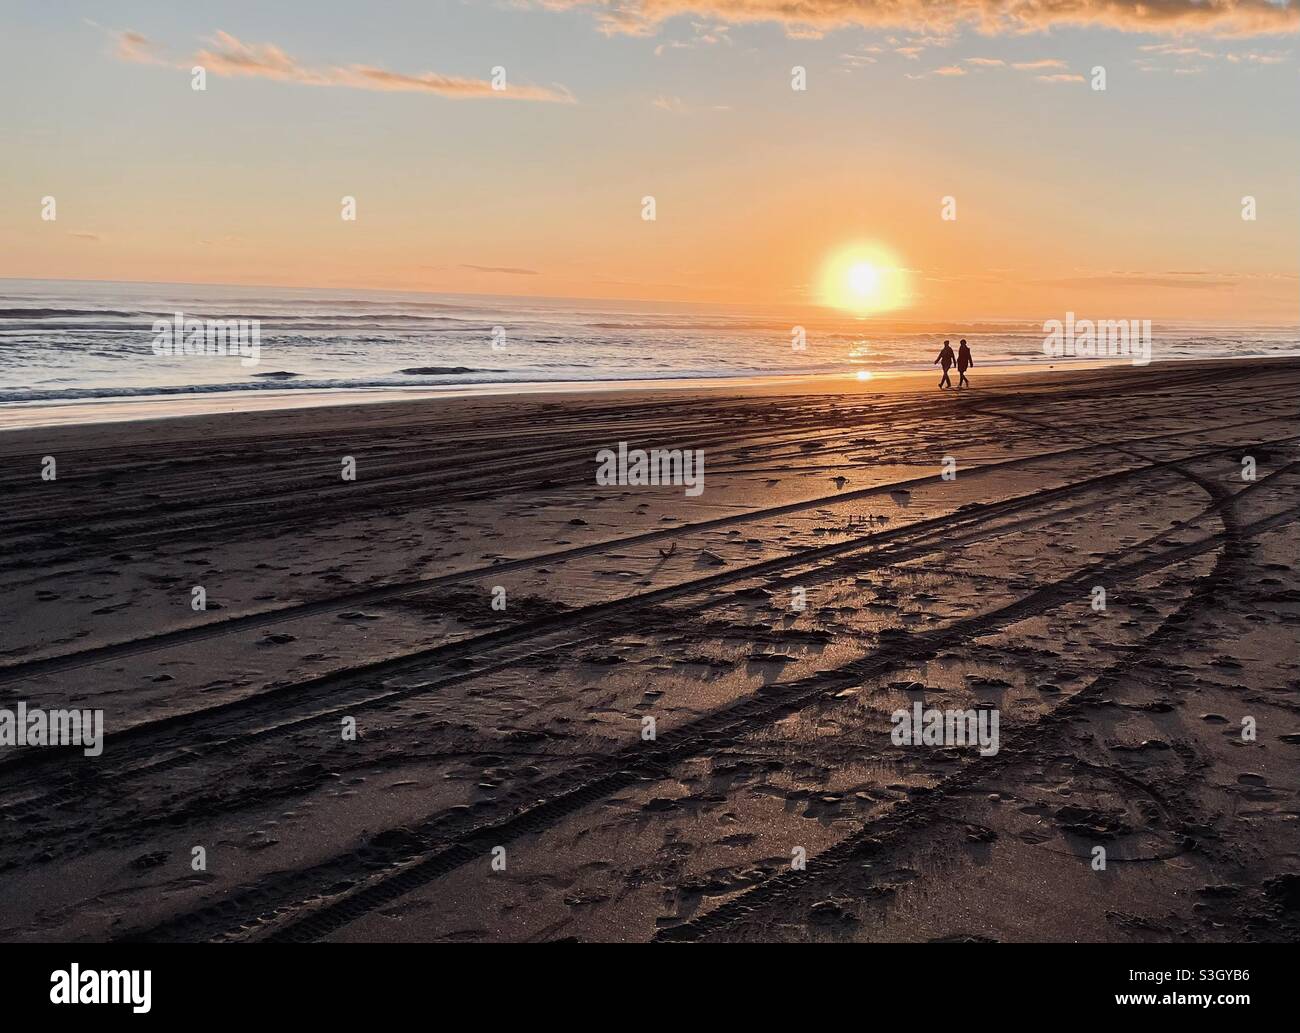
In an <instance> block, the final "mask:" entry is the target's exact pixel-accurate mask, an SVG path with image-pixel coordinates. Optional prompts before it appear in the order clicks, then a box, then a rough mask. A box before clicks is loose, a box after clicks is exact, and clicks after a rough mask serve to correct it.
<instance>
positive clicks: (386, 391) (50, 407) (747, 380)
mask: <svg viewBox="0 0 1300 1033" xmlns="http://www.w3.org/2000/svg"><path fill="white" fill-rule="evenodd" d="M1277 361H1279V360H1278V359H1277V358H1276V357H1262V356H1249V357H1242V358H1212V359H1171V360H1167V361H1164V362H1159V361H1158V360H1157V361H1156V362H1152V363H1150V364H1147V365H1137V364H1134V363H1131V362H1128V361H1122V360H1116V361H1109V360H1095V359H1094V360H1074V361H1070V360H1062V361H1056V362H1051V363H1046V362H1044V363H1037V362H1034V363H1005V364H1000V365H993V364H989V365H984V366H977V367H976V368H975V370H974V371H973V372H972V377H975V378H978V379H977V380H975V381H974V382H973V384H972V387H971V390H972V391H978V390H979V389H980V388H979V386H978V385H979V384H980V383H981V382H984V381H986V380H987V379H988V378H993V379H994V380H995V381H997V382H1001V383H1006V382H1007V378H1032V379H1040V378H1052V377H1060V376H1070V375H1075V376H1077V375H1078V374H1080V373H1082V374H1084V375H1091V374H1102V373H1104V372H1107V371H1113V370H1116V369H1128V368H1133V369H1138V370H1143V369H1146V370H1149V369H1151V368H1152V367H1153V366H1157V365H1158V367H1159V368H1160V369H1162V370H1166V369H1177V368H1182V367H1186V366H1196V365H1203V364H1207V363H1208V364H1218V363H1229V364H1239V363H1252V362H1277ZM864 373H865V374H867V376H863V374H864ZM938 377H939V371H938V369H937V367H936V368H935V370H934V372H933V374H932V373H931V372H930V371H929V370H884V371H875V370H863V371H859V372H854V373H836V374H820V373H813V374H772V375H770V376H744V377H681V378H659V379H636V380H593V381H585V380H584V381H518V382H509V383H482V384H447V385H436V386H425V387H421V386H416V385H412V386H411V387H402V386H396V387H385V388H319V389H317V388H302V389H298V390H276V389H274V388H259V389H249V390H248V391H246V392H245V391H222V392H203V391H195V392H192V393H183V394H180V393H177V394H157V395H136V396H117V397H104V398H93V399H68V400H54V401H52V400H43V401H32V402H5V403H0V433H6V432H13V431H22V430H39V429H48V428H53V427H69V426H71V427H78V426H92V425H98V424H106V423H135V422H145V421H155V420H172V419H186V418H192V417H205V416H219V415H222V414H235V413H266V412H293V411H297V410H304V409H305V410H314V409H322V408H328V409H334V408H352V407H355V406H371V405H400V404H406V403H414V402H429V401H439V400H442V401H452V400H457V399H476V398H477V399H499V398H506V397H510V396H519V397H550V396H554V397H557V398H572V397H575V396H586V395H608V394H611V393H620V394H636V393H640V392H648V393H656V392H673V391H677V392H682V391H697V392H714V393H716V392H742V393H749V392H752V391H756V390H757V391H762V392H778V393H783V394H784V393H788V392H790V391H791V390H792V389H802V390H808V391H810V392H812V393H816V394H824V393H826V392H828V391H832V392H833V391H844V392H846V393H859V392H861V391H873V390H874V391H875V392H877V393H885V392H889V393H893V392H898V391H927V390H932V389H934V388H935V384H936V383H937V380H938Z"/></svg>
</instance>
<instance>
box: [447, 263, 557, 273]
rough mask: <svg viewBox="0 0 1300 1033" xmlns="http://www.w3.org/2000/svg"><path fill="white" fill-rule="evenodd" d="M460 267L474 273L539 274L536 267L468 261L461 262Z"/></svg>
mask: <svg viewBox="0 0 1300 1033" xmlns="http://www.w3.org/2000/svg"><path fill="white" fill-rule="evenodd" d="M460 267H461V268H462V269H472V270H474V272H476V273H504V274H506V275H507V276H540V275H541V274H540V273H538V271H537V270H536V269H516V268H514V267H513V266H508V265H473V264H471V263H470V262H462V263H461V264H460Z"/></svg>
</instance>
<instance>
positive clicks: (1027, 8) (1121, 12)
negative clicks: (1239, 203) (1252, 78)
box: [537, 0, 1300, 36]
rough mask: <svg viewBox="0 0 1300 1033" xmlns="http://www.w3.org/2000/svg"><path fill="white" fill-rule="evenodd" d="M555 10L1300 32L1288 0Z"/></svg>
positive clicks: (612, 16) (772, 0)
mask: <svg viewBox="0 0 1300 1033" xmlns="http://www.w3.org/2000/svg"><path fill="white" fill-rule="evenodd" d="M537 2H539V3H540V4H541V5H542V6H544V7H547V8H551V9H565V8H590V9H591V10H592V11H593V12H594V14H595V17H596V19H597V21H598V23H599V25H600V28H601V31H603V32H605V33H608V34H615V33H618V34H629V35H649V34H651V33H653V32H654V31H656V29H657V27H658V26H659V24H660V23H662V22H664V21H667V20H668V19H670V18H675V17H677V16H679V15H693V16H695V17H697V18H698V17H708V18H712V19H716V20H720V21H724V22H776V23H779V24H782V25H785V26H808V27H815V28H817V29H819V30H823V31H829V30H832V29H837V28H845V27H848V26H860V27H866V28H883V27H891V28H908V29H912V30H914V31H918V32H926V33H930V34H944V35H948V34H951V33H952V32H953V31H955V30H957V29H959V28H961V27H963V26H973V27H975V28H978V29H979V30H980V31H982V32H985V33H987V34H990V35H992V34H999V33H1022V32H1033V31H1040V30H1047V29H1052V28H1056V27H1058V26H1084V27H1097V28H1106V29H1118V30H1121V31H1125V32H1148V33H1150V32H1162V33H1190V32H1197V33H1207V34H1212V35H1219V36H1262V35H1271V34H1279V33H1289V32H1295V31H1297V29H1298V28H1300V8H1297V6H1296V5H1295V4H1294V3H1292V2H1290V0H1287V2H1285V3H1278V2H1273V0H1050V2H1044V0H950V2H948V3H945V4H936V3H934V2H933V0H615V2H611V0H537Z"/></svg>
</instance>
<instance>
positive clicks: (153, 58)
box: [113, 30, 573, 103]
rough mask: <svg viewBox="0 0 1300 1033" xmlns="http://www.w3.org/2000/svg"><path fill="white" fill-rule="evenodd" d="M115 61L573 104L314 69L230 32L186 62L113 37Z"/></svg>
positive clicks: (522, 88) (565, 98) (454, 79)
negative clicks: (116, 58) (200, 67)
mask: <svg viewBox="0 0 1300 1033" xmlns="http://www.w3.org/2000/svg"><path fill="white" fill-rule="evenodd" d="M113 35H114V37H115V39H116V41H117V46H116V49H115V54H116V56H117V57H118V58H119V59H120V60H123V61H131V62H134V63H137V64H164V65H171V66H172V67H175V68H185V69H188V68H190V67H191V66H192V65H202V66H203V67H204V68H205V69H207V70H208V71H209V72H211V73H213V74H214V75H220V76H227V77H241V76H242V77H249V78H258V79H272V80H275V81H278V82H292V83H298V84H300V85H303V86H340V87H345V88H350V89H355V90H377V91H381V92H386V93H395V92H407V93H411V92H414V93H431V94H435V95H437V96H440V97H453V98H458V99H472V98H479V97H483V98H494V99H500V100H533V101H551V102H559V103H572V102H573V95H572V94H571V93H569V91H568V90H567V89H565V88H564V87H562V86H561V87H556V88H555V89H550V88H547V87H544V86H527V85H516V84H514V83H510V82H509V81H508V80H507V83H506V87H505V88H504V89H499V90H498V89H494V88H493V85H492V82H491V81H490V80H488V79H471V78H467V77H464V76H457V75H442V74H440V73H438V72H424V73H422V74H419V75H408V74H406V73H403V72H392V71H389V70H388V69H386V68H376V67H374V66H373V65H362V64H352V65H324V66H320V67H310V66H308V65H304V64H302V63H300V62H299V61H298V60H297V59H296V58H294V57H292V56H290V55H289V54H287V53H286V52H285V51H284V50H282V49H281V48H280V47H277V46H276V45H275V44H274V43H245V42H244V41H243V40H241V39H239V38H237V37H235V36H232V35H231V34H230V33H228V32H222V31H220V30H218V31H217V33H216V35H214V36H213V37H212V38H211V39H210V40H208V46H207V47H205V48H203V49H202V50H200V51H198V52H197V53H196V54H194V55H193V56H192V57H190V58H187V59H185V60H184V61H174V60H167V59H166V58H165V57H163V56H162V50H161V48H159V47H158V46H157V44H155V43H153V42H152V41H151V40H149V39H148V38H146V37H145V36H142V35H140V33H138V32H132V31H131V30H125V31H122V32H115V33H114V34H113Z"/></svg>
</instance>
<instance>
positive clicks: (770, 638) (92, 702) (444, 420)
mask: <svg viewBox="0 0 1300 1033" xmlns="http://www.w3.org/2000/svg"><path fill="white" fill-rule="evenodd" d="M974 372H975V374H980V373H981V371H980V370H976V371H974ZM936 379H937V377H928V376H927V377H925V378H924V379H923V380H912V379H909V378H898V379H886V380H877V381H871V382H867V383H855V382H846V381H844V380H836V381H823V382H807V383H798V384H771V385H748V386H744V387H738V386H736V385H727V386H718V387H710V388H705V387H695V386H692V387H684V388H678V389H675V390H621V391H617V392H596V391H587V392H574V393H563V394H546V395H537V396H527V395H515V396H509V397H468V398H438V399H420V400H412V401H404V402H395V403H389V404H371V405H350V406H340V407H332V408H314V409H298V410H293V411H258V412H244V413H233V414H221V415H209V416H194V417H188V418H185V419H172V420H148V421H141V422H118V423H106V424H100V425H95V426H91V427H85V426H54V427H46V428H41V429H35V430H11V431H8V432H6V433H4V434H3V435H0V453H2V454H3V455H4V458H5V462H4V464H3V466H2V467H0V471H2V472H0V484H3V488H4V498H5V501H6V505H5V506H4V507H3V511H0V522H2V523H3V541H4V542H5V543H6V549H5V550H4V553H3V556H0V579H2V580H3V587H4V591H3V596H2V598H3V604H2V607H0V626H3V628H4V634H3V640H2V641H0V706H3V707H13V706H14V705H16V703H17V702H18V701H25V702H26V703H27V705H28V706H29V707H43V708H51V709H52V708H63V707H69V706H77V707H83V708H95V709H102V710H103V711H104V720H105V726H106V729H107V737H106V741H105V746H104V751H103V754H102V756H100V757H83V756H82V755H81V751H80V750H75V749H67V750H65V749H53V748H38V747H20V748H15V747H3V746H0V939H2V940H94V941H99V940H112V939H133V938H135V939H148V940H186V941H188V940H238V941H260V940H291V941H302V940H384V941H403V940H407V941H429V940H440V941H469V940H561V939H579V940H611V941H613V940H619V941H646V940H659V941H676V940H717V941H729V940H800V941H803V940H944V939H979V940H1003V941H1005V940H1033V941H1049V940H1051V941H1055V940H1069V941H1073V940H1086V941H1167V940H1216V941H1237V940H1294V939H1296V938H1298V936H1300V914H1298V913H1297V909H1298V908H1300V874H1297V873H1300V858H1297V842H1298V840H1297V836H1296V832H1297V797H1296V792H1297V787H1298V786H1300V714H1298V713H1297V710H1298V708H1300V692H1298V690H1300V655H1298V654H1300V650H1298V648H1297V627H1298V625H1300V576H1298V575H1297V562H1300V557H1298V556H1297V552H1298V551H1300V544H1298V543H1297V536H1296V528H1295V523H1296V517H1297V513H1300V427H1297V419H1296V398H1297V397H1298V395H1300V392H1298V391H1297V388H1298V387H1300V372H1297V370H1296V368H1295V366H1294V365H1293V364H1291V363H1282V362H1271V361H1263V360H1260V361H1239V362H1231V363H1196V364H1181V365H1172V364H1171V365H1159V366H1149V367H1144V368H1133V367H1114V368H1109V369H1098V370H1092V371H1081V370H1071V371H1068V372H1058V373H1055V374H1045V375H1036V376H1029V375H1022V374H1016V375H1009V376H999V377H983V376H979V375H976V376H974V377H973V378H972V379H973V380H974V382H975V385H976V389H975V390H972V391H969V392H962V393H956V392H944V393H940V392H938V391H935V390H934V388H933V381H934V380H936ZM620 441H627V442H629V443H630V445H632V446H633V447H644V448H651V447H662V448H683V449H684V448H692V449H695V448H698V449H702V450H703V452H704V455H705V457H706V466H705V487H704V490H703V492H702V493H701V494H700V495H698V496H695V497H692V496H689V495H687V494H686V492H685V491H684V490H683V488H682V487H681V486H635V485H609V486H600V485H597V483H596V477H595V473H596V469H597V463H596V453H597V451H598V450H600V449H604V448H616V447H617V444H618V442H620ZM44 456H54V457H55V459H56V460H57V474H58V476H57V479H56V480H54V481H42V480H41V478H40V469H41V461H42V457H44ZM345 457H352V458H353V459H354V460H355V465H356V479H355V480H354V481H348V480H344V479H343V478H342V477H341V476H340V473H341V470H342V467H343V460H344V458H345ZM945 457H951V458H952V461H953V462H952V464H949V468H951V467H952V466H955V469H956V476H955V478H953V479H944V478H943V477H942V476H941V474H942V472H943V470H944V469H945ZM1243 457H1251V458H1252V459H1253V460H1254V463H1255V475H1254V479H1253V480H1250V479H1245V478H1243ZM196 587H201V588H202V589H203V590H204V592H205V593H206V602H207V608H206V610H202V611H195V610H193V609H192V608H191V600H192V598H193V590H194V589H195V588H196ZM1097 588H1104V590H1105V593H1106V596H1105V608H1104V609H1099V608H1095V601H1096V599H1097V596H1096V592H1095V590H1096V589H1097ZM498 589H504V598H505V608H504V610H501V609H494V608H493V599H494V598H498V599H499V598H500V595H501V593H500V592H499V591H497V590H498ZM797 599H802V600H804V601H805V605H804V606H803V608H802V609H800V608H798V605H797V603H796V600H797ZM916 702H920V703H922V704H923V706H924V707H927V708H929V707H935V708H941V709H962V710H965V709H968V708H969V709H990V710H996V711H997V713H998V714H999V716H1000V743H999V749H998V751H997V753H996V754H995V755H992V756H981V755H980V753H979V751H978V750H977V749H975V748H973V747H970V746H958V745H937V746H925V745H914V746H900V745H896V744H895V743H894V741H893V738H892V737H891V731H892V727H893V726H892V724H891V714H893V713H894V712H895V711H897V710H899V709H907V708H911V707H912V706H913V704H914V703H916ZM647 718H653V724H654V729H653V730H654V736H653V738H650V737H648V736H647V727H648V724H647V722H646V719H647ZM349 721H355V727H356V737H355V739H348V738H345V734H344V728H345V727H346V726H347V724H348V722H349ZM1243 728H1245V729H1247V731H1248V734H1246V735H1243ZM1252 731H1253V737H1252V736H1251V735H1250V734H1249V732H1252ZM196 847H202V848H203V851H204V854H205V861H206V865H205V867H204V868H203V870H196V869H195V865H194V863H193V861H192V859H193V857H194V851H195V848H196ZM1098 848H1101V849H1102V850H1103V851H1104V858H1105V866H1104V868H1099V867H1098V866H1097V859H1098V856H1099V855H1098V853H1097V850H1098ZM801 854H802V855H804V856H806V858H807V863H806V866H801V865H799V864H797V860H798V858H799V857H800V856H801ZM494 861H496V862H497V863H496V864H494ZM502 862H503V865H502ZM792 862H793V863H792Z"/></svg>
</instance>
